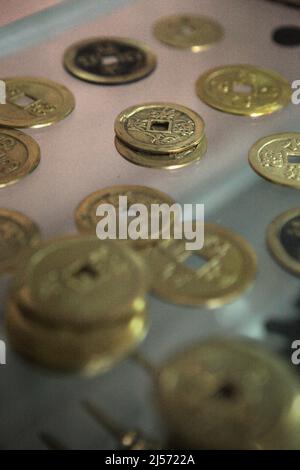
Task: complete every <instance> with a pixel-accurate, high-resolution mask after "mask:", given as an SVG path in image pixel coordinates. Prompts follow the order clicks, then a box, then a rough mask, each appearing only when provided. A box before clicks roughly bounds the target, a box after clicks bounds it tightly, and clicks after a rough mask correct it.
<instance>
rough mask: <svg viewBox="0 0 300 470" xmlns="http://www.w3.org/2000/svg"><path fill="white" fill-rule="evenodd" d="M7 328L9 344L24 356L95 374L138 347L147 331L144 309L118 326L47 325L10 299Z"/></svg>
mask: <svg viewBox="0 0 300 470" xmlns="http://www.w3.org/2000/svg"><path fill="white" fill-rule="evenodd" d="M107 313H108V315H109V312H107ZM6 328H7V332H8V337H9V340H10V343H11V345H12V347H13V348H14V349H15V350H16V351H17V352H18V353H19V354H21V355H22V356H23V357H24V358H26V359H28V360H31V361H32V362H34V363H36V364H39V365H41V366H44V367H49V368H53V369H56V370H62V371H80V372H82V373H85V374H94V373H98V372H105V371H106V370H108V369H110V368H111V367H113V366H114V365H115V364H116V363H117V362H119V361H120V360H122V359H123V358H125V357H126V356H127V355H128V354H130V353H131V352H132V350H133V349H135V348H136V347H137V345H138V344H139V343H140V342H141V341H142V340H143V339H144V337H145V336H146V334H147V330H148V316H147V311H146V310H143V311H141V312H139V313H138V314H134V315H132V318H131V319H130V320H129V321H128V323H123V324H121V325H118V326H117V327H116V326H107V327H105V328H99V329H98V328H95V327H94V326H93V327H90V328H88V329H68V328H66V327H61V326H60V327H59V328H53V327H52V328H49V327H47V326H45V325H44V324H43V323H39V322H37V321H35V320H33V319H32V318H30V317H28V315H26V313H24V312H23V311H22V310H21V309H20V308H19V307H18V306H17V305H16V304H15V303H14V302H9V303H8V306H7V309H6Z"/></svg>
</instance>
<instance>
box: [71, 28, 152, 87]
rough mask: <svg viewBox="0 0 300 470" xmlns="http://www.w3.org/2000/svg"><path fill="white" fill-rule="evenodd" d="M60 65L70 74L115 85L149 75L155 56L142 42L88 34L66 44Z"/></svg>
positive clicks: (103, 83)
mask: <svg viewBox="0 0 300 470" xmlns="http://www.w3.org/2000/svg"><path fill="white" fill-rule="evenodd" d="M64 66H65V68H66V69H67V70H68V72H70V73H71V74H72V75H74V76H75V77H77V78H80V79H82V80H86V81H88V82H93V83H100V84H102V85H105V84H106V85H118V84H123V83H129V82H134V81H136V80H140V79H141V78H144V77H146V76H147V75H149V74H150V73H151V72H152V71H153V70H154V69H155V67H156V57H155V55H154V54H153V52H152V51H151V49H150V48H149V47H148V46H147V45H146V44H144V43H142V42H140V41H136V40H133V39H126V38H118V37H99V38H90V39H86V40H84V41H80V42H77V43H76V44H73V45H72V46H71V47H69V48H68V49H67V50H66V52H65V55H64Z"/></svg>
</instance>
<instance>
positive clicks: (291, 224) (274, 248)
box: [267, 207, 300, 276]
mask: <svg viewBox="0 0 300 470" xmlns="http://www.w3.org/2000/svg"><path fill="white" fill-rule="evenodd" d="M267 244H268V247H269V249H270V251H271V253H272V255H273V256H274V258H275V259H276V260H277V261H278V263H279V264H280V265H281V266H283V267H284V268H285V269H287V270H288V271H290V272H291V273H293V274H296V276H300V208H299V207H297V208H295V209H290V210H288V211H286V212H284V213H283V214H280V215H279V216H278V217H276V219H275V220H273V222H271V224H270V225H269V227H268V230H267Z"/></svg>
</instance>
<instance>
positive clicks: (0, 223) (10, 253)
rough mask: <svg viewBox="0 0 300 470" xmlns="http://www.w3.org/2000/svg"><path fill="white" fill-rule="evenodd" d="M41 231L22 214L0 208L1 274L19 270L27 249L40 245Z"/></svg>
mask: <svg viewBox="0 0 300 470" xmlns="http://www.w3.org/2000/svg"><path fill="white" fill-rule="evenodd" d="M40 238H41V236H40V230H39V228H38V226H37V225H36V224H35V223H34V222H32V221H31V220H30V219H29V218H28V217H26V216H25V215H23V214H21V213H20V212H16V211H12V210H8V209H2V208H0V274H1V273H4V272H10V271H13V270H14V269H16V268H17V266H18V264H19V262H20V258H21V256H22V255H23V253H24V250H25V249H28V248H31V247H33V246H36V245H38V243H39V242H40Z"/></svg>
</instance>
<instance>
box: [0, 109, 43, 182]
mask: <svg viewBox="0 0 300 470" xmlns="http://www.w3.org/2000/svg"><path fill="white" fill-rule="evenodd" d="M1 106H4V105H1ZM0 119H1V118H0ZM39 163H40V147H39V145H38V143H37V142H36V141H35V140H34V139H33V138H32V137H30V136H29V135H26V134H24V133H23V132H21V131H17V130H16V129H5V128H2V129H1V128H0V188H3V187H5V186H8V185H10V184H14V183H16V182H17V181H19V180H20V179H22V178H24V176H26V175H28V174H29V173H32V172H33V171H34V170H35V169H36V167H37V166H38V164H39Z"/></svg>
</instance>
